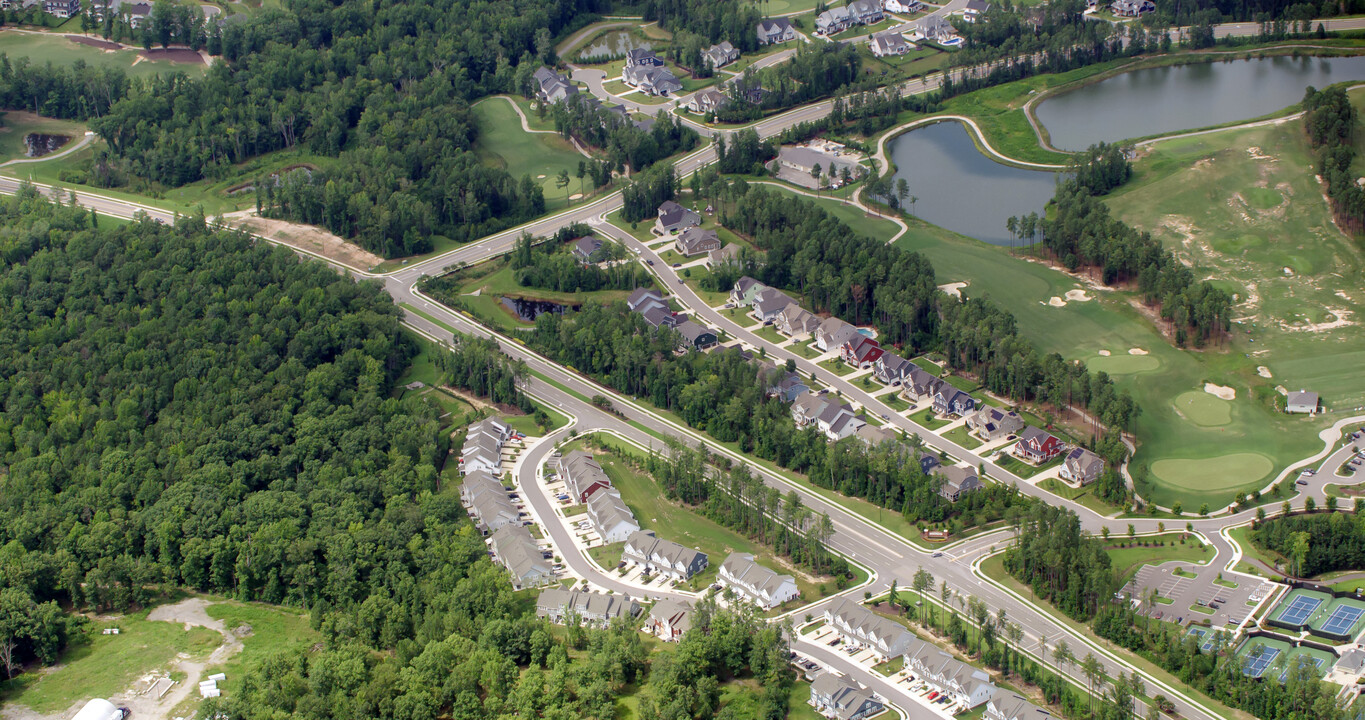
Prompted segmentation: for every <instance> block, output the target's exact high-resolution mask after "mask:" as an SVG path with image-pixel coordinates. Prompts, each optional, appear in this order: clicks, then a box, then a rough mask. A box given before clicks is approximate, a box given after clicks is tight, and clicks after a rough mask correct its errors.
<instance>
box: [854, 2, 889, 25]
mask: <svg viewBox="0 0 1365 720" xmlns="http://www.w3.org/2000/svg"><path fill="white" fill-rule="evenodd" d="M848 14H849V17H850V18H851V19H852V21H853V22H854V23H856V24H858V25H872V24H875V23H879V22H881V21H882V20H883V19H884V18H885V17H886V16H885V15H883V14H882V3H881V0H852V1H851V2H849V4H848Z"/></svg>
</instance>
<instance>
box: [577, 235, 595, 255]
mask: <svg viewBox="0 0 1365 720" xmlns="http://www.w3.org/2000/svg"><path fill="white" fill-rule="evenodd" d="M573 247H574V250H576V251H577V252H578V254H580V255H582V256H583V257H588V256H590V255H592V254H593V253H595V252H597V251H598V250H601V249H602V239H601V238H597V237H593V236H592V235H589V236H587V237H581V238H578V241H577V242H575V243H574V246H573Z"/></svg>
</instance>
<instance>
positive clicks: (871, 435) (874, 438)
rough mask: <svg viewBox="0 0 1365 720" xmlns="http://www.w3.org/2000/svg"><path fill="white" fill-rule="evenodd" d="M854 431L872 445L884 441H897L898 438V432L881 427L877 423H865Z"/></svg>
mask: <svg viewBox="0 0 1365 720" xmlns="http://www.w3.org/2000/svg"><path fill="white" fill-rule="evenodd" d="M853 433H854V434H855V435H857V436H858V437H859V438H860V439H861V440H862V441H863V442H865V443H867V444H868V445H870V446H872V447H876V446H878V445H881V444H882V443H884V442H895V441H896V440H897V439H898V438H897V437H896V433H894V432H891V431H890V430H887V429H885V428H879V427H877V426H876V425H863V426H861V427H859V428H858V429H857V430H854V431H853Z"/></svg>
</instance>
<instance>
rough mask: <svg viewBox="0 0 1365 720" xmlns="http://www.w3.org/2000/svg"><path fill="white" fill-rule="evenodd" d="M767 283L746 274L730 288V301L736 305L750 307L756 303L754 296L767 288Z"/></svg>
mask: <svg viewBox="0 0 1365 720" xmlns="http://www.w3.org/2000/svg"><path fill="white" fill-rule="evenodd" d="M767 287H768V286H767V285H764V284H763V283H761V282H759V281H757V280H755V279H753V278H751V277H749V276H748V275H745V276H744V277H742V278H740V279H738V280H736V281H735V286H734V287H733V288H731V289H730V303H731V304H733V305H734V306H735V307H748V306H750V305H753V304H754V296H755V295H757V294H758V291H760V290H763V289H765V288H767Z"/></svg>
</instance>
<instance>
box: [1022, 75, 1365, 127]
mask: <svg viewBox="0 0 1365 720" xmlns="http://www.w3.org/2000/svg"><path fill="white" fill-rule="evenodd" d="M1348 80H1360V81H1365V56H1356V57H1307V56H1304V57H1290V56H1279V57H1268V58H1251V59H1243V60H1229V61H1218V62H1199V63H1191V64H1188V65H1169V66H1166V67H1156V68H1146V69H1143V70H1133V71H1132V72H1126V73H1123V74H1121V75H1115V76H1114V77H1111V78H1108V79H1106V80H1102V81H1100V82H1097V83H1091V84H1089V85H1083V86H1081V87H1078V88H1076V89H1075V90H1070V91H1067V92H1063V93H1060V94H1057V95H1054V96H1052V97H1049V98H1047V99H1045V100H1043V101H1042V102H1040V103H1039V104H1038V106H1037V108H1036V109H1035V110H1034V114H1035V115H1036V116H1037V118H1038V121H1039V122H1040V123H1041V124H1042V126H1043V127H1044V128H1045V129H1046V130H1047V134H1048V136H1049V137H1050V138H1051V140H1052V145H1053V147H1056V148H1059V149H1063V150H1084V149H1085V148H1087V147H1090V146H1091V145H1094V144H1095V143H1098V142H1101V141H1103V142H1116V141H1119V140H1126V139H1129V138H1140V137H1150V136H1153V135H1164V134H1167V133H1174V132H1180V131H1181V130H1190V129H1194V128H1202V127H1209V126H1211V125H1222V124H1225V123H1230V122H1237V121H1238V120H1248V119H1251V118H1256V117H1260V116H1262V115H1269V114H1270V113H1273V112H1275V111H1277V110H1281V109H1283V108H1286V107H1289V106H1290V105H1293V104H1294V103H1297V102H1299V101H1300V100H1302V99H1303V91H1304V90H1305V89H1306V88H1308V87H1309V86H1310V85H1311V86H1313V87H1317V88H1322V87H1326V86H1328V85H1331V84H1333V83H1339V82H1345V81H1348Z"/></svg>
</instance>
